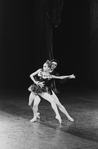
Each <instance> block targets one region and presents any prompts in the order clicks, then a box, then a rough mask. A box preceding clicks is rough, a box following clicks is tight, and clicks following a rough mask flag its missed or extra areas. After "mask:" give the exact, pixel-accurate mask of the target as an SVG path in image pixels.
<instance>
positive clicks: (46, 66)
mask: <svg viewBox="0 0 98 149" xmlns="http://www.w3.org/2000/svg"><path fill="white" fill-rule="evenodd" d="M51 64H52V63H51V61H49V60H47V61H46V62H45V63H44V64H43V70H44V71H49V70H50V68H51Z"/></svg>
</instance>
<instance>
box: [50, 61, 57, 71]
mask: <svg viewBox="0 0 98 149" xmlns="http://www.w3.org/2000/svg"><path fill="white" fill-rule="evenodd" d="M56 67H57V63H56V62H52V66H51V69H52V70H54V69H55V68H56Z"/></svg>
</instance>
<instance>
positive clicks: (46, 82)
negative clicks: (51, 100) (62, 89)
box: [29, 69, 52, 96]
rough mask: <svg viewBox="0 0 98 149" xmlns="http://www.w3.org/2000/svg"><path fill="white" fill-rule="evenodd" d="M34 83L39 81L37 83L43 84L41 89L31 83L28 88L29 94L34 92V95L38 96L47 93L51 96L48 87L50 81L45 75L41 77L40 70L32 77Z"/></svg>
mask: <svg viewBox="0 0 98 149" xmlns="http://www.w3.org/2000/svg"><path fill="white" fill-rule="evenodd" d="M34 78H35V80H36V81H39V82H44V86H43V87H40V86H39V85H37V84H35V83H33V84H32V85H31V86H30V87H29V88H30V91H31V92H34V93H35V95H39V96H40V94H41V93H43V92H47V93H49V94H50V95H52V90H51V87H50V85H49V84H50V83H49V82H51V81H50V79H49V76H48V77H47V76H46V75H43V74H42V69H41V70H40V72H39V73H38V74H37V75H36V76H35V77H34Z"/></svg>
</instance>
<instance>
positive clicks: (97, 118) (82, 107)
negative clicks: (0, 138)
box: [0, 88, 98, 149]
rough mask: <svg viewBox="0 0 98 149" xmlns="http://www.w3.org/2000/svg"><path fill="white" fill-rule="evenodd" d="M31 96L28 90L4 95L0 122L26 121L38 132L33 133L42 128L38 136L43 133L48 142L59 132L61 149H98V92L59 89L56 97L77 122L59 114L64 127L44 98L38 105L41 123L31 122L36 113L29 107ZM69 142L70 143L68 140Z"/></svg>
mask: <svg viewBox="0 0 98 149" xmlns="http://www.w3.org/2000/svg"><path fill="white" fill-rule="evenodd" d="M28 96H29V93H28V92H25V91H21V92H19V91H16V92H14V91H12V92H11V91H10V92H5V93H4V94H1V97H0V111H1V112H0V115H1V118H0V120H1V122H3V120H4V119H5V120H8V119H9V123H12V119H14V118H15V120H14V121H17V122H16V123H19V124H20V123H23V121H24V122H25V123H26V125H27V126H28V127H29V126H30V127H31V128H30V129H33V130H34V129H35V130H34V131H33V133H34V132H35V131H36V129H39V127H40V131H39V135H38V134H37V135H38V136H40V133H42V136H43V137H45V135H46V134H47V135H46V137H47V140H48V141H49V138H48V137H53V136H52V135H53V134H52V133H54V132H55V133H57V132H59V133H58V135H61V136H58V138H57V139H58V140H59V143H61V145H60V144H59V147H60V148H61V147H62V149H78V148H80V149H82V148H83V149H97V148H96V147H98V92H97V89H96V90H92V89H83V88H82V89H66V90H64V89H63V90H60V92H59V93H58V94H57V96H58V97H59V99H60V101H61V103H62V104H63V105H64V106H65V108H66V109H67V111H68V113H69V114H70V115H71V116H72V117H73V118H74V119H75V122H70V121H68V120H67V118H66V116H65V115H64V114H63V113H61V112H60V115H61V117H62V124H61V125H59V123H58V121H57V120H56V119H55V114H54V112H53V110H52V108H51V106H50V104H49V103H48V102H47V101H45V100H44V99H42V100H41V103H40V105H39V112H40V115H41V118H40V120H38V122H35V123H30V122H29V120H30V119H31V118H32V116H33V113H32V110H31V109H30V107H29V106H28ZM4 117H5V118H4ZM10 119H11V121H10ZM23 125H24V124H23ZM23 127H24V129H26V128H25V127H26V126H23ZM23 127H22V128H23ZM44 129H45V130H44ZM25 131H26V130H25ZM45 133H46V134H45ZM56 135H57V134H56ZM59 137H61V138H59ZM66 137H67V138H66ZM41 139H42V138H41ZM66 139H67V142H66V141H65V140H66ZM60 140H62V142H63V145H62V142H60ZM33 141H34V138H33ZM48 141H46V142H48ZM54 141H55V140H54ZM70 141H71V142H70ZM41 143H42V142H41ZM44 143H45V142H44ZM70 143H71V144H70ZM57 144H58V143H57ZM57 144H55V143H54V144H53V147H54V148H53V147H51V149H52V148H53V149H55V148H57V146H56V145H57ZM66 145H67V146H66ZM35 146H36V145H35ZM48 146H49V142H48V145H47V148H46V149H48ZM73 146H74V147H73ZM43 147H44V146H43ZM59 147H58V149H59ZM0 149H1V148H0ZM4 149H6V148H4ZM15 149H16V148H15ZM26 149H27V148H26ZM28 149H29V148H28ZM34 149H40V148H39V147H35V148H34Z"/></svg>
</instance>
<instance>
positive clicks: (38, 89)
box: [28, 84, 52, 95]
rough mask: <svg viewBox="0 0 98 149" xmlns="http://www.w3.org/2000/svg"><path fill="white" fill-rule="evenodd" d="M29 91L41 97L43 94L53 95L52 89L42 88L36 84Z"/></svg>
mask: <svg viewBox="0 0 98 149" xmlns="http://www.w3.org/2000/svg"><path fill="white" fill-rule="evenodd" d="M28 90H29V91H31V92H34V93H35V94H36V95H40V94H41V93H45V92H47V93H49V94H51V95H52V90H51V88H49V87H47V86H44V87H40V86H39V85H36V84H32V85H31V86H30V87H29V88H28Z"/></svg>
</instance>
